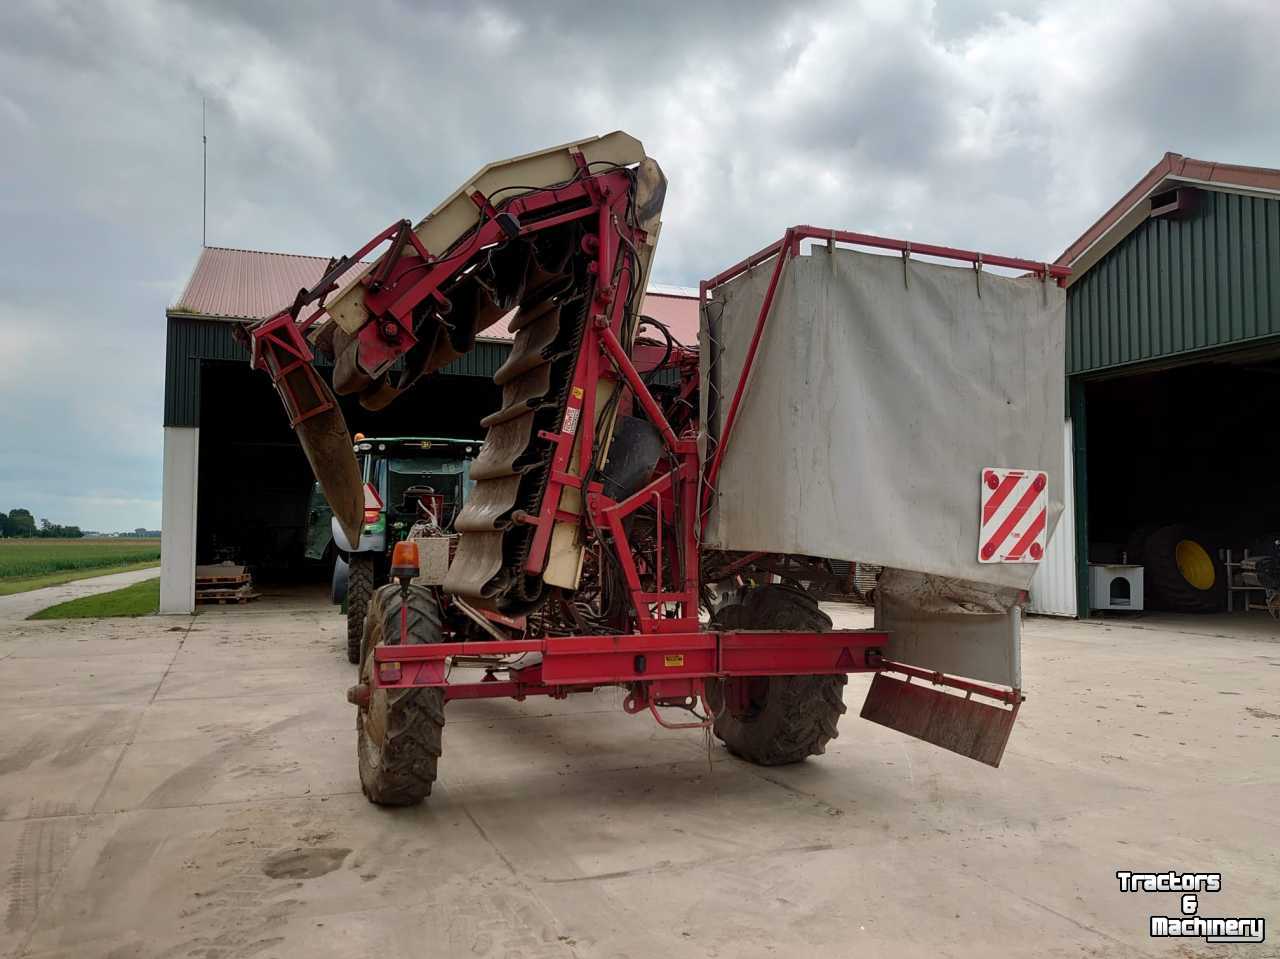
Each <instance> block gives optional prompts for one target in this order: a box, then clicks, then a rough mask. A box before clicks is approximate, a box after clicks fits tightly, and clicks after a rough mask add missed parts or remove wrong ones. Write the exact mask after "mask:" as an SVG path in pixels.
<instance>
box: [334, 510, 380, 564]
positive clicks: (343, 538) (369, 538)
mask: <svg viewBox="0 0 1280 959" xmlns="http://www.w3.org/2000/svg"><path fill="white" fill-rule="evenodd" d="M333 543H334V545H335V546H337V547H338V549H339V550H340V551H341V552H342V553H344V554H345V553H377V554H379V555H381V554H382V553H383V552H385V551H386V548H387V534H386V531H385V530H384V531H383V532H381V533H368V532H365V531H364V530H361V531H360V540H359V542H357V543H356V545H355V548H354V549H353V548H352V546H351V540H350V539H348V538H347V534H346V531H345V530H343V528H342V524H341V523H339V522H338V518H337V517H336V516H335V517H334V518H333Z"/></svg>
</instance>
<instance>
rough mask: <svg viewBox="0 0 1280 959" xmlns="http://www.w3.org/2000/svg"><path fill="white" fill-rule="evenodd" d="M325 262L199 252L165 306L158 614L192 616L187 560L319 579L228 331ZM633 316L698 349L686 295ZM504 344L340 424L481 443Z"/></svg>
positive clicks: (289, 448) (495, 402)
mask: <svg viewBox="0 0 1280 959" xmlns="http://www.w3.org/2000/svg"><path fill="white" fill-rule="evenodd" d="M327 266H328V260H327V259H326V258H324V257H314V256H295V255H290V254H282V253H267V252H261V251H255V250H235V249H226V248H221V247H206V248H204V249H203V250H201V252H200V257H199V260H198V261H197V262H196V265H195V269H194V270H193V271H192V274H191V278H190V280H189V281H188V283H187V285H186V287H185V289H184V290H183V292H182V294H181V295H180V296H179V297H178V299H177V301H176V302H175V303H174V304H173V305H172V306H171V307H170V308H169V309H168V310H167V311H166V314H165V315H166V322H167V337H166V351H165V395H164V483H163V506H162V516H163V521H162V542H161V554H162V556H161V569H160V580H161V585H160V609H161V612H166V613H184V612H190V611H191V610H192V609H193V608H194V604H195V587H194V583H195V566H196V564H197V563H207V562H216V561H218V560H220V559H224V558H226V559H234V560H235V561H236V562H241V563H245V564H248V565H250V566H252V567H254V569H255V571H257V572H258V573H259V574H265V575H267V576H274V577H278V578H298V577H314V578H317V579H319V578H327V577H328V571H327V570H321V569H318V568H308V564H307V561H306V560H304V558H303V535H304V533H305V529H306V522H307V512H308V498H309V495H310V492H311V486H312V478H311V470H310V467H309V466H308V464H307V460H306V457H305V456H304V455H303V452H302V448H301V447H300V446H299V445H298V442H297V439H296V438H295V437H294V434H293V431H292V430H291V429H290V428H289V423H288V420H287V419H286V418H285V414H284V411H283V410H282V408H281V406H280V402H279V400H278V399H277V398H276V396H275V392H274V391H273V389H272V387H271V382H270V380H268V379H267V377H266V376H265V375H263V374H262V373H258V372H255V371H253V370H251V369H250V368H249V363H248V354H247V353H246V351H245V349H244V348H243V347H242V346H241V345H240V343H239V342H238V341H237V340H236V339H235V338H234V336H233V330H234V328H235V326H236V324H238V323H243V322H245V321H246V320H254V319H261V318H263V317H266V316H270V315H272V314H273V313H275V312H276V311H277V310H279V309H280V308H282V307H283V306H285V305H286V304H288V303H289V302H291V301H292V299H293V297H294V295H295V294H296V293H297V291H298V290H299V289H300V288H303V287H307V286H310V285H311V284H313V283H315V282H316V281H317V280H318V279H319V278H320V276H321V275H322V274H323V273H324V271H325V269H326V267H327ZM644 312H645V313H646V314H648V315H650V316H653V317H654V318H656V319H658V320H661V321H662V322H664V323H666V324H667V325H668V326H669V327H670V328H671V330H672V332H673V333H674V334H675V335H676V337H677V338H679V339H681V340H683V341H686V342H694V341H695V340H696V338H697V329H698V313H697V292H696V291H694V290H686V289H682V288H676V287H658V286H654V287H652V288H651V289H650V290H649V292H648V294H647V295H646V297H645V301H644ZM510 347H511V334H509V333H508V332H507V331H506V329H505V327H495V328H491V329H490V330H489V331H487V335H485V336H482V337H480V341H479V342H478V343H477V346H476V348H475V349H474V350H472V351H471V352H470V353H468V354H466V355H465V356H463V357H461V358H460V359H459V360H457V361H456V362H455V363H453V364H452V365H450V366H449V367H447V368H446V369H445V370H443V371H442V372H441V373H439V374H437V375H435V376H432V377H429V378H428V379H426V380H424V381H423V382H421V383H419V384H418V385H417V386H415V387H414V394H413V395H414V402H412V403H400V404H394V405H393V406H392V407H391V408H390V409H388V410H386V411H384V412H381V413H372V412H370V411H368V410H365V409H363V408H362V407H360V406H359V404H357V403H356V402H355V400H354V398H352V397H342V398H340V400H341V403H342V408H343V413H344V414H345V416H346V419H347V425H348V426H349V427H350V428H351V430H352V431H353V432H362V433H366V434H368V435H370V436H376V435H384V436H385V435H413V436H423V435H425V436H455V437H462V438H466V437H480V436H483V435H484V431H483V430H482V429H481V427H480V417H481V416H482V415H483V413H484V411H486V410H493V409H497V408H498V406H499V391H498V388H497V387H495V386H494V384H493V382H492V380H491V377H492V376H493V374H494V372H495V371H496V370H497V369H498V367H499V366H501V365H502V363H503V362H504V361H505V359H506V357H507V354H508V352H509V351H510ZM317 365H320V366H323V365H324V360H323V358H321V359H318V361H317ZM326 375H327V371H326Z"/></svg>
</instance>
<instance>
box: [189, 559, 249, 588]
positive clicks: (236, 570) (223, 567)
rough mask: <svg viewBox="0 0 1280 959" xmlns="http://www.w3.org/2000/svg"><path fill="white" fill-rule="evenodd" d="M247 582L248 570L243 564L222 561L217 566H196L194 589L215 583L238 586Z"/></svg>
mask: <svg viewBox="0 0 1280 959" xmlns="http://www.w3.org/2000/svg"><path fill="white" fill-rule="evenodd" d="M247 582H249V571H248V570H247V569H245V568H244V567H243V566H236V565H234V564H231V563H222V564H219V565H217V566H197V567H196V589H200V588H202V587H208V586H213V585H215V584H226V585H229V586H239V585H241V584H243V583H247Z"/></svg>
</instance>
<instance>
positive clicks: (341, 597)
mask: <svg viewBox="0 0 1280 959" xmlns="http://www.w3.org/2000/svg"><path fill="white" fill-rule="evenodd" d="M350 573H351V567H350V566H348V565H347V561H346V560H345V559H343V558H342V557H341V556H338V557H335V558H334V561H333V580H332V582H331V583H330V584H329V602H331V603H333V604H334V605H335V606H341V605H342V604H343V603H345V602H346V601H347V579H348V577H349V575H350Z"/></svg>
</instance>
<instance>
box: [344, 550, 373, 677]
mask: <svg viewBox="0 0 1280 959" xmlns="http://www.w3.org/2000/svg"><path fill="white" fill-rule="evenodd" d="M348 565H349V567H350V568H349V569H348V570H347V662H349V663H358V662H360V639H361V637H362V636H364V618H365V615H366V614H367V613H368V611H369V600H370V598H371V597H372V596H373V556H372V555H370V554H369V553H352V554H351V561H350V563H349V564H348Z"/></svg>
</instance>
